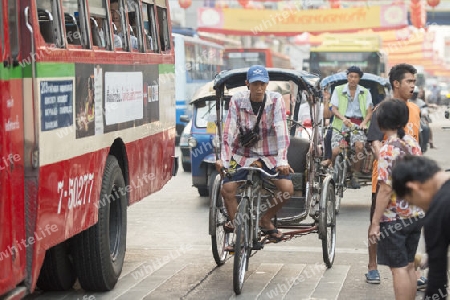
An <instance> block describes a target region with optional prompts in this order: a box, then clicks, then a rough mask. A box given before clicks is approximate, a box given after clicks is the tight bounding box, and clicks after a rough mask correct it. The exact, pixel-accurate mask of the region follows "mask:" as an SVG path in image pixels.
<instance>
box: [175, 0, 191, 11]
mask: <svg viewBox="0 0 450 300" xmlns="http://www.w3.org/2000/svg"><path fill="white" fill-rule="evenodd" d="M178 3H179V4H180V7H181V8H184V9H186V8H188V7H190V6H191V4H192V0H178Z"/></svg>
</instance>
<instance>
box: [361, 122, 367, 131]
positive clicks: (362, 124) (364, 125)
mask: <svg viewBox="0 0 450 300" xmlns="http://www.w3.org/2000/svg"><path fill="white" fill-rule="evenodd" d="M359 128H361V129H362V130H365V129H367V128H368V127H367V123H366V122H361V124H359Z"/></svg>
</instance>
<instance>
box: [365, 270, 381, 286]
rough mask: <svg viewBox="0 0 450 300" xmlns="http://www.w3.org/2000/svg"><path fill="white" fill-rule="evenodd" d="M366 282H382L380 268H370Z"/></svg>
mask: <svg viewBox="0 0 450 300" xmlns="http://www.w3.org/2000/svg"><path fill="white" fill-rule="evenodd" d="M366 282H367V283H371V284H380V273H379V272H378V270H370V271H369V272H367V274H366Z"/></svg>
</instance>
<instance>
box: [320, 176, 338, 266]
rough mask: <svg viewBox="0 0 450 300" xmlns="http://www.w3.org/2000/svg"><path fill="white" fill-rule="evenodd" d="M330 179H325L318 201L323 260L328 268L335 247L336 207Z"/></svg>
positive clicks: (332, 258)
mask: <svg viewBox="0 0 450 300" xmlns="http://www.w3.org/2000/svg"><path fill="white" fill-rule="evenodd" d="M334 191H335V190H334V186H333V184H332V182H331V180H326V181H325V183H324V188H323V190H322V195H321V201H320V204H321V205H320V206H321V209H320V220H319V231H320V234H321V239H322V253H323V261H324V263H325V264H326V266H327V267H328V268H331V266H332V265H333V262H334V255H335V249H336V209H335V193H334Z"/></svg>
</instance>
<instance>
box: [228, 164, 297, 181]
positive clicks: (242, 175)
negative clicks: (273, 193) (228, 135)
mask: <svg viewBox="0 0 450 300" xmlns="http://www.w3.org/2000/svg"><path fill="white" fill-rule="evenodd" d="M259 161H260V162H261V163H262V169H263V170H264V171H266V172H267V173H269V174H275V173H276V172H277V171H276V168H273V169H269V168H268V167H267V166H266V164H265V163H264V161H262V160H259ZM240 167H241V165H239V164H238V165H237V166H236V171H235V172H234V174H233V175H232V176H231V178H228V176H224V178H223V183H227V182H230V181H245V180H246V179H247V175H248V170H242V169H239V168H240ZM262 176H263V177H264V174H263V175H262ZM270 179H273V180H277V179H288V180H291V175H290V174H289V175H278V176H277V177H274V178H270Z"/></svg>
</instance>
